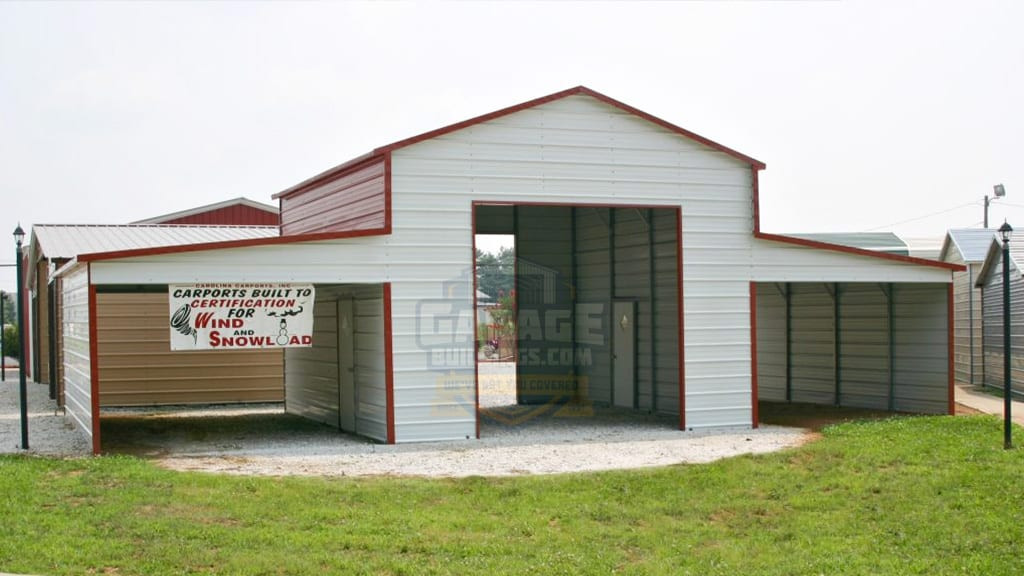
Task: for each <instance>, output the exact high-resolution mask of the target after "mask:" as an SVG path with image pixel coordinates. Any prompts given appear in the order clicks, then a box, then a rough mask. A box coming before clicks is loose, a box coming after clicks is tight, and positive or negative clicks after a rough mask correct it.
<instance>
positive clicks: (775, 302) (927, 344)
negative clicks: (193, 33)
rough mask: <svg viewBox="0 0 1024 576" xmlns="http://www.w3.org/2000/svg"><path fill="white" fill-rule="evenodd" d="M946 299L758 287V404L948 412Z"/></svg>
mask: <svg viewBox="0 0 1024 576" xmlns="http://www.w3.org/2000/svg"><path fill="white" fill-rule="evenodd" d="M787 294H788V297H787ZM947 299H948V285H946V284H930V283H929V284H887V283H840V284H838V285H837V284H833V283H828V284H824V283H759V284H758V285H757V311H756V313H757V348H758V355H757V370H758V399H759V400H769V401H783V402H784V401H792V402H805V403H811V404H830V405H831V404H837V405H841V406H849V407H862V408H874V409H880V410H895V411H905V412H919V413H945V412H947V410H948V406H949V404H948V402H949V370H948V362H949V341H948V331H949V329H948V326H949V324H948V322H949V318H948V301H947Z"/></svg>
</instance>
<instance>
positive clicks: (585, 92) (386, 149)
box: [273, 86, 765, 198]
mask: <svg viewBox="0 0 1024 576" xmlns="http://www.w3.org/2000/svg"><path fill="white" fill-rule="evenodd" d="M577 95H581V96H590V97H591V98H594V99H596V100H599V101H601V102H604V103H605V104H608V105H610V106H613V107H615V108H618V109H619V110H622V111H624V112H628V113H630V114H633V115H635V116H639V117H640V118H643V119H644V120H647V121H648V122H651V123H653V124H657V125H658V126H661V127H662V128H665V129H666V130H668V131H670V132H674V133H676V134H679V135H680V136H684V137H686V138H689V139H691V140H694V141H696V142H699V143H701V144H703V145H705V146H707V147H709V148H712V149H714V150H718V151H719V152H723V153H725V154H727V155H729V156H732V157H733V158H736V159H737V160H740V161H742V162H745V163H747V164H750V165H751V166H753V167H755V168H757V169H763V168H764V167H765V164H764V162H761V161H760V160H755V159H754V158H751V157H750V156H747V155H746V154H741V153H740V152H737V151H736V150H733V149H732V148H729V147H727V146H723V145H721V144H719V143H717V142H715V141H713V140H710V139H708V138H705V137H704V136H701V135H700V134H697V133H695V132H691V131H689V130H687V129H685V128H682V127H680V126H677V125H675V124H672V123H671V122H667V121H665V120H662V119H661V118H658V117H657V116H654V115H651V114H648V113H647V112H644V111H643V110H640V109H638V108H634V107H632V106H630V105H629V104H626V103H624V102H620V101H618V100H616V99H614V98H611V97H609V96H605V95H604V94H601V93H600V92H597V91H595V90H591V89H590V88H587V87H586V86H576V87H574V88H569V89H568V90H562V91H561V92H555V93H554V94H548V95H547V96H541V97H540V98H535V99H533V100H529V101H527V102H523V103H521V104H516V105H514V106H509V107H507V108H502V109H500V110H495V111H494V112H489V113H487V114H483V115H481V116H476V117H474V118H470V119H468V120H463V121H462V122H456V123H455V124H449V125H448V126H443V127H441V128H437V129H435V130H431V131H429V132H424V133H422V134H419V135H417V136H412V137H411V138H406V139H404V140H399V141H397V142H392V143H391V144H387V145H385V146H381V147H379V148H376V149H374V150H373V151H372V152H369V153H367V154H364V155H362V156H359V157H357V158H353V159H351V160H349V161H347V162H345V163H343V164H339V165H338V166H335V167H334V168H330V169H328V170H325V171H324V172H321V173H320V174H317V175H316V176H313V177H312V178H310V179H308V180H304V181H302V182H300V183H298V184H296V185H295V186H292V187H291V188H288V189H287V190H284V191H282V192H278V193H277V194H274V196H273V197H274V198H281V197H283V196H288V195H291V194H295V193H297V192H300V191H302V190H304V189H306V188H308V187H310V186H312V185H315V184H318V183H320V182H323V181H324V180H327V179H329V178H332V177H334V176H337V175H338V174H339V173H341V172H344V171H346V170H348V169H350V168H353V167H355V166H356V165H359V164H362V163H364V162H368V161H371V160H374V159H377V158H379V157H380V156H381V155H382V154H390V153H391V152H393V151H395V150H398V149H399V148H404V147H406V146H410V145H412V144H416V143H418V142H423V141H424V140H430V139H431V138H436V137H438V136H443V135H445V134H450V133H452V132H455V131H457V130H462V129H463V128H469V127H470V126H474V125H476V124H481V123H483V122H488V121H490V120H494V119H496V118H501V117H502V116H507V115H509V114H513V113H515V112H521V111H523V110H526V109H529V108H533V107H535V106H540V105H541V104H547V103H548V102H554V101H555V100H561V99H562V98H567V97H569V96H577ZM389 180H390V179H389Z"/></svg>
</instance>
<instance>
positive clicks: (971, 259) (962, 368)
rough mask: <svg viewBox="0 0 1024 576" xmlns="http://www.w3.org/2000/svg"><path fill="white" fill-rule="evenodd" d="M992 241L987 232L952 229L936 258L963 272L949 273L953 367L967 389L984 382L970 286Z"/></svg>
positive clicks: (975, 293) (976, 295)
mask: <svg viewBox="0 0 1024 576" xmlns="http://www.w3.org/2000/svg"><path fill="white" fill-rule="evenodd" d="M994 237H995V231H993V230H990V229H987V228H954V229H951V230H949V231H948V232H947V233H946V239H945V241H944V242H943V244H942V252H941V253H940V255H939V259H940V260H942V261H943V262H950V263H952V264H960V265H962V266H964V268H965V269H964V270H961V271H958V272H954V273H953V316H954V320H955V326H956V328H955V333H954V336H953V358H954V362H953V365H954V370H955V374H956V381H957V382H959V383H961V384H966V385H969V386H981V385H982V384H983V383H984V378H985V362H984V355H983V351H982V306H981V305H982V294H981V290H980V289H978V288H977V287H975V285H974V284H975V281H977V279H978V274H979V273H980V272H981V267H982V264H984V263H985V256H986V255H987V254H988V249H989V247H990V246H991V244H992V240H993V238H994ZM1000 366H1001V365H1000Z"/></svg>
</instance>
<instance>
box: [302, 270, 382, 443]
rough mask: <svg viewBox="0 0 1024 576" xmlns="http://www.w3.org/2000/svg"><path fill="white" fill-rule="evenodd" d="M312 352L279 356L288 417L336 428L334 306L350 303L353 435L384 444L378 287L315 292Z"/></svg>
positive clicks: (330, 288) (304, 350)
mask: <svg viewBox="0 0 1024 576" xmlns="http://www.w3.org/2000/svg"><path fill="white" fill-rule="evenodd" d="M316 296H317V301H316V305H315V308H314V317H313V347H312V348H289V349H287V350H286V351H285V354H286V355H285V373H286V386H285V394H286V399H285V405H286V407H287V410H288V412H289V413H292V414H297V415H299V416H303V417H305V418H309V419H311V420H316V421H318V422H323V423H325V424H329V425H331V426H335V427H338V426H339V421H340V416H339V411H340V410H341V407H340V405H339V402H340V391H339V384H340V382H339V371H338V365H339V364H338V363H339V355H338V305H337V301H338V299H339V298H352V303H353V313H354V314H353V315H354V318H353V322H354V327H353V328H354V330H353V348H354V350H353V351H354V358H353V361H354V366H353V367H354V378H355V386H356V403H357V405H356V409H355V416H356V433H357V434H359V435H361V436H366V437H368V438H372V439H374V440H378V441H380V442H386V441H387V385H386V382H385V379H386V371H385V357H384V316H383V312H384V300H383V292H382V289H381V287H380V286H317V293H316Z"/></svg>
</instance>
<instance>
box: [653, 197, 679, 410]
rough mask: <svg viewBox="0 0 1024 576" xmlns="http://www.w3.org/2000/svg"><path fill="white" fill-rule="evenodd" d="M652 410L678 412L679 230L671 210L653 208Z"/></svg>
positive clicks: (675, 216)
mask: <svg viewBox="0 0 1024 576" xmlns="http://www.w3.org/2000/svg"><path fill="white" fill-rule="evenodd" d="M653 214H654V218H653V220H652V222H653V226H654V231H653V232H654V234H653V239H654V246H653V248H654V278H653V280H652V281H653V283H654V326H653V328H654V381H655V386H656V398H655V399H656V403H655V406H654V410H655V411H656V412H661V413H670V414H678V413H679V294H678V290H679V289H680V288H681V287H680V286H679V230H678V225H679V224H678V221H677V214H676V212H675V211H674V210H654V211H653Z"/></svg>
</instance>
